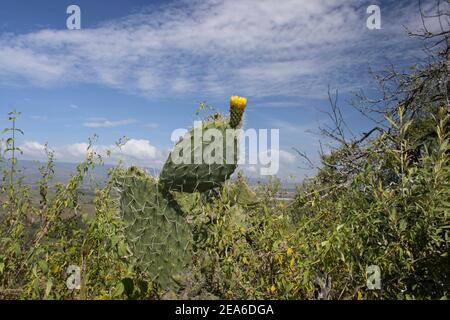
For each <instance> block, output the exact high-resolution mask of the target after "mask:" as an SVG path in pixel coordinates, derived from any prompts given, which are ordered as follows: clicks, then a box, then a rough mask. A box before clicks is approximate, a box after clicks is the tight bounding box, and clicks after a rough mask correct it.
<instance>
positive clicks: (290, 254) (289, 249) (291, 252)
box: [286, 247, 294, 257]
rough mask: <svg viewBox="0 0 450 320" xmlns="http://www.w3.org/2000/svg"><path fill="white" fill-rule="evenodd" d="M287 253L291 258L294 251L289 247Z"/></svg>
mask: <svg viewBox="0 0 450 320" xmlns="http://www.w3.org/2000/svg"><path fill="white" fill-rule="evenodd" d="M286 253H287V256H288V257H290V256H292V254H293V253H294V249H292V248H290V247H289V248H288V249H287V252H286Z"/></svg>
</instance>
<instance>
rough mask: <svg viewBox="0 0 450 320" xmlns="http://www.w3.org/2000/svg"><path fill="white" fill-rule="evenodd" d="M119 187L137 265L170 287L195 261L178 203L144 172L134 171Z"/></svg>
mask: <svg viewBox="0 0 450 320" xmlns="http://www.w3.org/2000/svg"><path fill="white" fill-rule="evenodd" d="M118 186H119V188H120V194H121V197H120V204H121V211H122V215H123V220H124V221H125V223H126V227H125V234H126V238H127V242H128V244H129V246H130V248H131V251H132V253H133V256H134V258H135V259H136V264H137V266H138V267H139V269H140V270H142V271H144V272H148V274H149V275H150V276H151V277H152V280H154V281H155V282H157V283H158V284H160V285H161V286H162V287H164V288H166V287H168V286H170V285H171V284H172V283H173V282H172V277H173V276H174V275H177V274H179V273H180V272H182V271H183V268H184V267H185V265H186V264H187V263H188V262H189V261H190V259H191V243H192V240H191V239H192V235H191V230H190V227H189V224H187V222H186V221H185V218H184V217H183V214H182V212H181V209H180V208H179V206H178V205H177V203H176V202H175V201H174V200H173V199H171V198H166V197H165V196H164V195H163V194H162V193H161V192H160V191H159V190H158V183H157V181H156V180H155V179H154V178H152V177H150V176H148V175H146V174H145V173H144V172H142V171H141V170H139V169H136V168H130V169H129V170H128V171H127V172H126V173H125V174H124V175H123V176H122V177H121V178H120V179H119V181H118Z"/></svg>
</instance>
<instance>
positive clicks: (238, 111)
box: [230, 96, 247, 129]
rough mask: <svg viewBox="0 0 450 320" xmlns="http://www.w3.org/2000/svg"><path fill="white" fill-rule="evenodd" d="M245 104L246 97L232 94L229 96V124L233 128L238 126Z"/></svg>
mask: <svg viewBox="0 0 450 320" xmlns="http://www.w3.org/2000/svg"><path fill="white" fill-rule="evenodd" d="M246 106H247V98H244V97H239V96H232V97H231V98H230V126H231V128H233V129H236V128H237V127H239V125H240V124H241V122H242V116H243V115H244V110H245V107H246Z"/></svg>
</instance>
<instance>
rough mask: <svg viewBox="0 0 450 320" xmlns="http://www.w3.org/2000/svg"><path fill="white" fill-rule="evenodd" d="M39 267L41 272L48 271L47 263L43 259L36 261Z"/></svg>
mask: <svg viewBox="0 0 450 320" xmlns="http://www.w3.org/2000/svg"><path fill="white" fill-rule="evenodd" d="M38 265H39V268H41V270H42V272H44V273H46V272H47V271H48V264H47V261H45V260H40V261H39V262H38Z"/></svg>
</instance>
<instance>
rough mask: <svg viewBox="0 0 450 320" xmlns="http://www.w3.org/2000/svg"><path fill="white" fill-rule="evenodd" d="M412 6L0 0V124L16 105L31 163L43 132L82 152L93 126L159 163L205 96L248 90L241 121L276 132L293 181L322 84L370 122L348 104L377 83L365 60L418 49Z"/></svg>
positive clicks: (284, 169)
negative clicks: (73, 12)
mask: <svg viewBox="0 0 450 320" xmlns="http://www.w3.org/2000/svg"><path fill="white" fill-rule="evenodd" d="M423 3H424V7H425V9H430V10H431V9H432V7H433V5H434V4H435V2H434V1H431V0H430V1H423ZM70 4H77V5H78V6H79V7H80V8H81V27H82V29H81V30H67V28H66V19H67V16H68V15H67V14H66V8H67V7H68V6H69V5H70ZM371 4H377V5H379V6H380V8H381V17H382V24H381V27H382V28H381V29H380V30H369V29H367V27H366V19H367V18H368V16H369V15H368V14H367V13H366V8H367V7H368V6H369V5H371ZM418 13H419V11H418V2H416V1H335V0H325V1H312V0H311V1H306V0H305V1H302V0H284V1H246V0H239V1H237V0H227V1H221V0H212V1H196V0H193V1H192V0H191V1H143V0H134V1H117V0H113V1H111V0H108V1H104V0H103V1H100V0H95V1H94V0H90V1H63V0H58V1H56V0H54V1H48V0H45V1H34V2H33V3H32V4H30V2H29V1H23V0H15V1H10V0H5V1H2V2H1V4H0V112H1V113H2V114H3V116H2V118H1V120H0V125H2V126H3V127H4V126H6V121H5V120H6V113H7V112H8V111H10V110H12V109H13V108H16V109H17V110H19V111H21V112H22V116H21V118H20V122H19V126H20V127H21V128H22V129H23V130H24V131H25V136H24V137H21V138H20V140H19V145H21V146H22V149H23V150H24V155H23V157H24V158H26V159H42V157H43V152H42V147H43V144H44V143H46V142H48V143H49V145H50V146H51V147H52V148H53V149H54V150H55V151H56V155H57V160H60V161H79V159H81V158H82V157H83V152H84V149H85V147H86V145H85V143H86V142H87V139H88V137H89V136H91V135H92V134H94V133H96V134H98V135H99V136H100V139H99V141H98V144H99V148H107V147H108V146H110V145H111V144H113V143H114V142H115V141H117V140H118V139H119V138H120V137H122V136H124V135H126V136H127V137H129V138H131V139H132V140H131V142H130V143H129V144H128V145H127V146H126V148H125V150H124V151H123V152H122V155H121V156H122V157H125V158H126V160H127V161H128V162H130V163H135V164H140V165H144V166H155V167H158V166H160V165H161V164H162V163H163V161H164V160H165V157H166V156H167V152H168V150H170V148H171V147H172V142H171V141H170V136H171V133H172V131H173V130H174V129H176V128H187V127H190V126H192V124H193V120H194V119H195V117H194V113H195V110H196V108H197V107H198V105H199V103H200V102H202V101H206V102H208V103H209V104H211V105H213V106H215V107H216V108H218V109H219V110H222V111H225V112H226V111H227V109H228V101H229V97H230V96H231V95H243V96H246V97H248V101H249V103H248V105H249V107H248V110H247V115H246V121H245V126H246V128H256V129H258V128H268V129H270V128H279V129H280V147H281V151H280V161H281V170H280V176H281V177H288V176H290V175H295V176H296V177H297V179H301V178H302V177H303V176H304V175H305V174H312V172H311V171H310V170H304V169H301V168H298V167H299V166H302V163H301V159H300V158H298V157H297V156H296V155H295V152H294V151H293V150H292V148H293V147H296V148H298V149H300V150H303V151H305V152H307V154H308V155H309V156H310V157H311V158H312V159H313V160H315V161H317V160H318V150H319V141H323V140H324V139H323V138H322V137H320V136H319V135H318V134H317V133H318V127H319V126H320V125H323V124H326V123H327V121H328V120H327V118H326V115H325V114H324V113H323V112H322V111H323V110H327V107H328V102H327V88H328V86H330V87H331V88H332V89H339V91H340V102H341V106H342V107H343V110H344V116H345V118H346V120H347V121H348V123H349V124H350V125H351V127H352V129H353V130H354V131H355V132H362V131H364V130H365V129H367V128H368V127H370V125H371V124H370V123H368V122H367V121H366V120H364V119H363V118H361V117H360V116H359V115H358V114H356V113H355V112H354V111H352V109H351V108H350V107H349V106H348V104H347V102H346V101H347V100H348V99H349V98H350V97H351V93H352V92H354V91H357V90H360V89H364V90H369V92H371V88H373V85H374V84H373V82H372V81H371V79H370V76H369V75H368V72H367V71H368V68H369V66H371V67H373V68H374V69H376V70H380V69H382V68H383V67H384V66H385V65H386V64H387V63H394V64H396V65H398V66H407V65H408V64H409V63H411V61H417V60H418V59H419V58H420V57H422V51H421V46H420V43H418V42H417V41H415V40H411V39H409V38H408V37H407V36H406V32H405V27H407V28H409V29H410V30H418V29H420V27H421V25H420V24H421V22H420V19H419V16H418ZM431 27H433V26H431ZM115 160H117V159H116V158H114V159H112V160H111V161H115ZM246 170H247V173H248V174H249V175H252V174H253V171H254V168H246Z"/></svg>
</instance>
